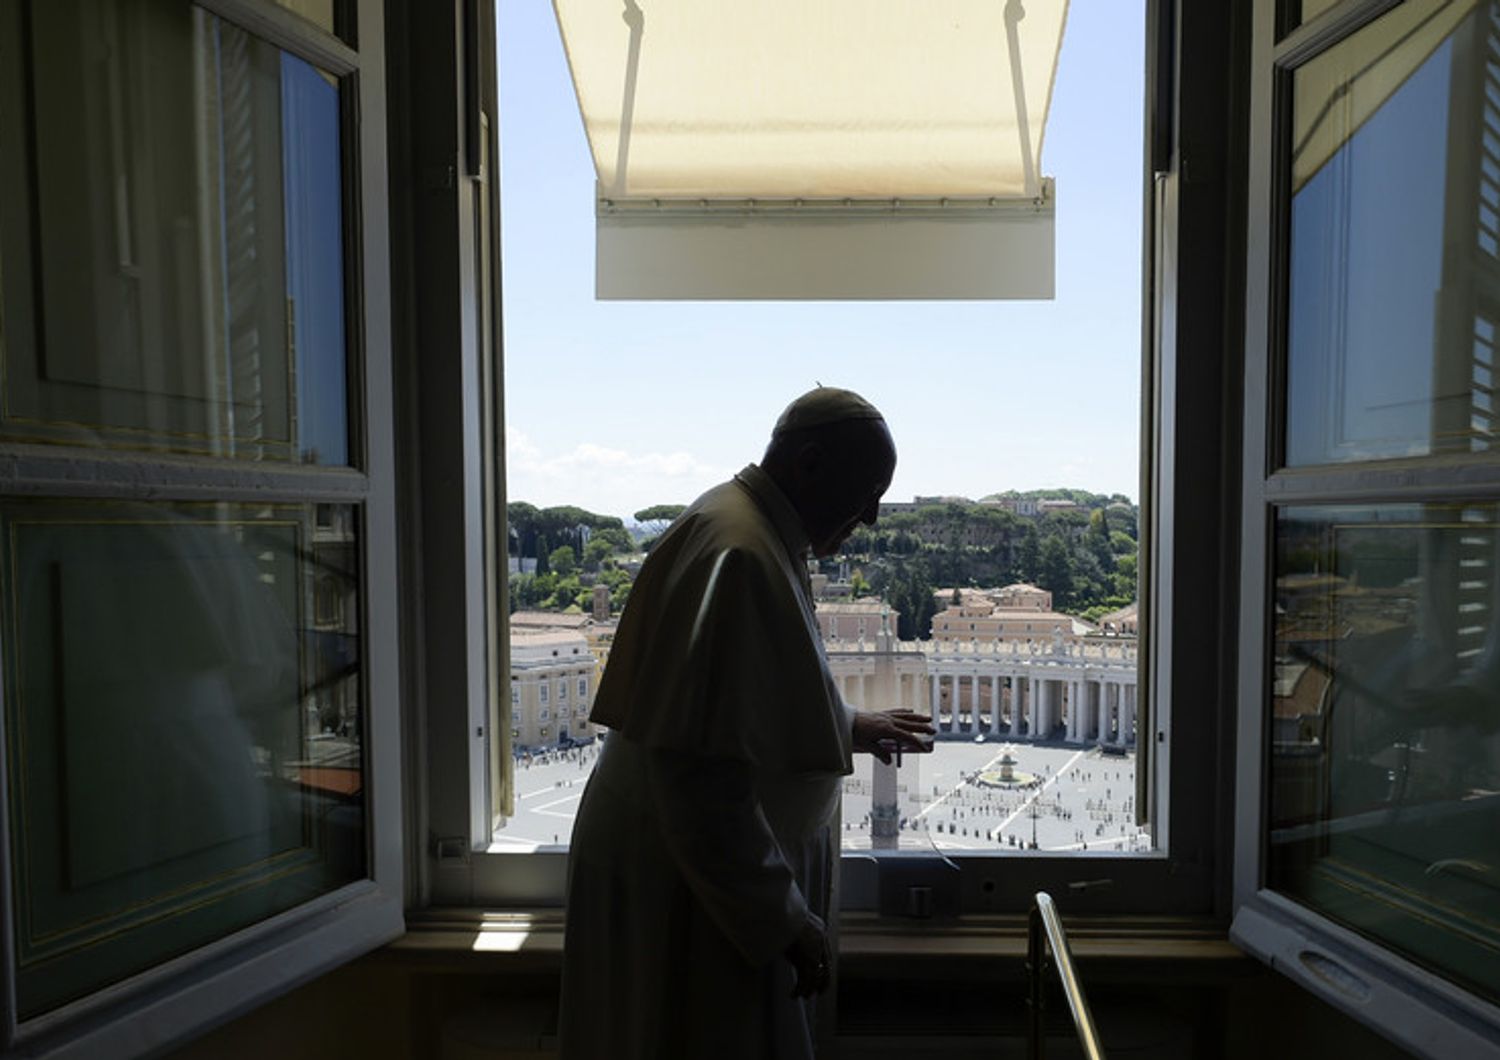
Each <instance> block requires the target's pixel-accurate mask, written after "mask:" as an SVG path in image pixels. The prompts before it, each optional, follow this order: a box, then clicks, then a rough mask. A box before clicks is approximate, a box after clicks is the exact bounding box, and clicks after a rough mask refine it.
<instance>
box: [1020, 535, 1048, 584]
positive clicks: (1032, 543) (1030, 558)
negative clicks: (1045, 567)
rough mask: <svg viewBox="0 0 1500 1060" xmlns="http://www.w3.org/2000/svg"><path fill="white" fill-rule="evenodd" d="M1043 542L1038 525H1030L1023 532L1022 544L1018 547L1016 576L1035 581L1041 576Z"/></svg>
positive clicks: (1023, 579)
mask: <svg viewBox="0 0 1500 1060" xmlns="http://www.w3.org/2000/svg"><path fill="white" fill-rule="evenodd" d="M1041 571H1042V543H1041V540H1040V539H1039V538H1038V536H1037V532H1036V527H1034V526H1031V525H1028V526H1027V527H1026V529H1025V530H1024V531H1023V532H1022V534H1021V544H1020V546H1019V547H1018V548H1017V549H1016V577H1018V578H1020V579H1021V580H1022V581H1027V582H1035V581H1036V580H1037V579H1038V578H1040V577H1041Z"/></svg>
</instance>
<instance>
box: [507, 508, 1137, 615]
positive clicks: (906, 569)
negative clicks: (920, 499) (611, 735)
mask: <svg viewBox="0 0 1500 1060" xmlns="http://www.w3.org/2000/svg"><path fill="white" fill-rule="evenodd" d="M1044 500H1045V501H1067V502H1071V503H1072V504H1073V505H1076V507H1072V508H1066V507H1065V508H1063V509H1061V510H1049V511H1044V512H1042V513H1041V514H1039V515H1018V514H1016V513H1015V512H1013V511H1009V510H1007V509H1006V508H1005V507H1002V506H1001V503H995V502H1007V501H1009V502H1016V501H1044ZM985 501H989V502H992V503H985ZM985 501H978V502H964V503H958V502H948V503H943V504H932V505H925V506H923V507H920V508H918V509H916V510H915V511H899V512H894V513H892V514H890V515H887V516H883V517H882V518H881V519H880V521H879V523H877V524H876V525H875V526H874V527H873V528H872V527H860V528H859V529H858V530H856V531H855V532H854V534H853V535H851V536H850V538H849V540H848V541H847V542H846V543H845V544H844V548H843V551H842V553H841V554H840V555H838V556H835V557H832V558H831V559H828V560H824V561H823V564H822V565H823V569H824V572H825V573H827V574H829V575H830V576H835V575H836V574H837V573H838V572H839V570H840V568H841V567H844V566H845V565H847V569H848V570H849V572H850V581H851V583H852V587H853V591H854V594H855V595H856V596H876V597H879V598H881V599H884V600H885V601H886V602H887V603H889V604H890V605H891V607H892V608H894V609H896V610H897V611H899V612H900V620H899V627H898V633H899V635H900V636H901V637H902V638H903V639H907V640H910V639H915V638H917V637H925V636H926V635H927V633H928V631H929V630H930V629H931V623H932V616H933V614H934V613H935V612H936V611H937V609H938V607H939V602H938V601H936V600H934V598H933V593H934V591H935V590H936V589H937V588H939V587H941V588H949V587H953V586H978V587H988V586H1000V585H1007V584H1010V583H1011V582H1031V583H1033V584H1035V585H1039V586H1041V587H1042V588H1044V589H1047V590H1049V591H1050V592H1051V593H1052V601H1053V606H1054V607H1056V609H1057V610H1059V611H1064V612H1067V613H1069V614H1074V615H1079V616H1080V617H1083V618H1089V619H1093V618H1097V617H1098V616H1099V615H1102V614H1105V613H1106V612H1109V611H1113V610H1115V609H1117V608H1120V607H1124V606H1125V605H1127V604H1129V603H1131V602H1132V601H1134V600H1135V599H1136V578H1137V570H1138V563H1139V560H1138V552H1139V546H1138V543H1137V542H1138V538H1139V528H1138V525H1137V524H1138V521H1139V509H1137V507H1136V506H1135V505H1134V504H1132V503H1131V502H1130V500H1129V498H1127V497H1125V496H1123V495H1121V494H1112V495H1106V494H1098V493H1089V492H1087V491H1085V490H1076V489H1046V490H1031V491H1028V492H1017V491H1015V490H1011V491H1007V492H1004V493H995V494H991V495H989V496H988V497H986V498H985ZM506 511H507V516H508V517H509V520H510V554H511V555H512V556H513V557H520V558H522V559H523V560H527V561H529V560H535V562H536V569H535V572H533V573H521V574H513V575H511V578H510V609H511V610H512V611H515V610H518V609H522V608H526V609H531V608H541V609H543V610H566V609H569V608H576V609H580V610H584V611H587V610H589V609H590V607H591V606H592V601H593V587H594V585H595V584H598V583H601V582H602V583H603V584H605V585H607V586H609V589H610V604H611V610H613V611H615V612H617V613H618V611H619V610H620V608H621V607H622V606H623V605H624V602H625V598H626V595H627V594H628V593H629V591H630V581H631V576H630V573H629V572H628V571H627V570H626V569H625V560H626V558H627V557H636V558H638V556H639V552H640V551H641V550H642V548H643V547H646V548H649V546H650V543H651V539H652V538H653V537H654V535H656V534H659V533H660V532H661V531H662V530H664V529H665V528H666V526H667V525H668V524H669V523H670V522H671V521H672V519H674V518H676V516H677V515H678V514H680V513H681V511H682V506H681V505H667V504H661V505H654V506H652V507H650V508H644V509H642V510H641V511H639V512H636V513H634V518H635V522H636V524H637V527H638V529H639V530H641V531H644V532H645V533H646V534H647V535H650V536H649V537H648V539H647V540H646V541H644V542H638V541H637V540H636V539H635V538H634V537H633V536H632V534H631V532H630V530H628V529H626V527H625V523H624V522H623V521H622V520H621V519H619V518H617V517H615V516H609V515H600V514H598V513H595V512H590V511H587V510H586V509H583V508H577V507H573V506H570V505H564V506H559V507H553V508H537V507H535V506H534V505H530V504H526V503H525V502H520V501H518V502H513V503H511V504H510V505H508V506H507V510H506ZM526 565H528V566H529V563H528V564H526Z"/></svg>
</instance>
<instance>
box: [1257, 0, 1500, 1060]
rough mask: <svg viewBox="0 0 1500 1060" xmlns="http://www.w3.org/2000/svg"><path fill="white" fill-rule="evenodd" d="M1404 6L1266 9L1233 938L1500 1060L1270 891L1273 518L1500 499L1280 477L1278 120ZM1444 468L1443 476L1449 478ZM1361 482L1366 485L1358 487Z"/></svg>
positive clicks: (1409, 468)
mask: <svg viewBox="0 0 1500 1060" xmlns="http://www.w3.org/2000/svg"><path fill="white" fill-rule="evenodd" d="M1394 6H1395V5H1394V4H1392V3H1391V2H1390V0H1345V2H1344V3H1342V4H1339V5H1337V6H1335V7H1333V8H1331V9H1330V10H1328V11H1327V12H1325V13H1324V14H1322V15H1320V16H1318V17H1317V18H1316V19H1313V20H1311V21H1309V22H1308V23H1306V24H1304V25H1302V26H1299V27H1297V28H1295V29H1293V30H1291V31H1290V32H1288V33H1286V34H1285V35H1284V36H1283V37H1282V39H1281V40H1280V41H1279V42H1278V41H1277V40H1276V35H1277V13H1276V10H1275V8H1276V4H1275V3H1274V2H1273V0H1255V2H1254V26H1253V44H1252V51H1251V61H1250V66H1249V69H1250V71H1251V74H1250V76H1251V86H1250V100H1251V117H1250V136H1251V143H1255V144H1260V145H1264V146H1265V147H1266V149H1264V150H1261V151H1259V152H1253V151H1252V152H1250V155H1249V166H1250V172H1249V189H1248V210H1247V237H1246V274H1245V285H1246V303H1245V304H1246V313H1245V364H1244V372H1245V376H1244V392H1245V395H1246V403H1245V415H1244V428H1243V429H1244V443H1243V448H1242V453H1243V460H1244V466H1243V472H1242V475H1243V498H1242V505H1241V512H1242V526H1241V531H1240V532H1241V538H1242V553H1241V555H1242V563H1241V569H1240V591H1239V598H1240V601H1241V614H1240V629H1241V631H1242V632H1241V644H1240V649H1239V657H1240V662H1239V689H1238V697H1237V698H1238V723H1237V741H1236V742H1237V764H1236V770H1235V783H1236V799H1235V802H1236V804H1237V806H1238V813H1237V815H1236V819H1235V837H1234V839H1235V859H1234V861H1235V874H1234V919H1233V923H1232V925H1231V938H1232V939H1233V940H1234V941H1235V942H1236V943H1238V944H1239V945H1240V946H1241V947H1242V948H1244V949H1246V950H1248V951H1249V952H1251V953H1252V954H1255V955H1256V956H1259V957H1260V958H1262V959H1263V960H1265V961H1266V962H1268V963H1269V964H1271V965H1272V966H1273V967H1275V968H1276V969H1277V970H1279V971H1281V972H1282V973H1283V974H1284V975H1287V976H1288V977H1290V978H1291V979H1292V980H1293V981H1294V982H1296V983H1297V984H1299V985H1300V986H1301V987H1303V988H1304V989H1306V990H1307V991H1308V992H1309V993H1311V994H1314V995H1315V996H1318V997H1320V998H1322V999H1324V1000H1325V1001H1327V1002H1328V1003H1329V1004H1331V1005H1333V1006H1334V1007H1336V1008H1339V1009H1342V1010H1343V1011H1345V1012H1347V1013H1349V1014H1350V1015H1351V1016H1353V1017H1354V1018H1355V1019H1357V1020H1359V1021H1361V1022H1363V1023H1365V1024H1367V1025H1368V1026H1370V1027H1372V1028H1374V1029H1375V1030H1377V1031H1378V1032H1379V1033H1381V1034H1383V1035H1385V1036H1386V1037H1388V1038H1390V1039H1392V1040H1393V1041H1395V1042H1397V1043H1399V1044H1400V1045H1402V1046H1403V1047H1405V1048H1407V1049H1411V1050H1413V1051H1414V1052H1416V1053H1417V1054H1418V1055H1422V1056H1431V1057H1450V1056H1464V1057H1486V1056H1489V1057H1494V1056H1500V1007H1497V1006H1496V1005H1493V1004H1491V1003H1489V1002H1487V1001H1485V1000H1483V999H1481V998H1479V997H1477V996H1475V995H1474V994H1472V993H1470V992H1469V991H1466V990H1463V989H1461V988H1460V987H1458V986H1456V985H1455V984H1453V983H1451V982H1449V981H1447V980H1445V979H1443V978H1441V977H1439V976H1437V975H1434V974H1433V973H1431V972H1429V971H1427V970H1426V969H1424V968H1421V967H1419V966H1418V965H1416V964H1414V963H1413V962H1411V961H1409V960H1407V959H1406V958H1404V957H1402V956H1400V955H1399V954H1397V953H1396V952H1395V951H1393V950H1392V949H1390V948H1389V947H1386V946H1383V945H1381V944H1380V943H1378V942H1376V941H1375V940H1373V939H1371V938H1367V937H1365V936H1363V935H1360V934H1358V933H1356V932H1354V931H1351V930H1349V929H1347V928H1344V927H1343V926H1341V925H1339V924H1337V923H1335V922H1333V921H1332V920H1330V919H1329V918H1327V917H1324V916H1322V915H1320V914H1318V913H1316V912H1314V911H1313V910H1312V909H1310V908H1308V907H1306V906H1303V905H1301V904H1299V903H1297V902H1294V901H1292V900H1290V899H1289V898H1287V897H1285V896H1284V895H1282V894H1280V893H1279V892H1277V891H1275V890H1274V889H1271V888H1269V887H1267V886H1266V871H1265V870H1266V864H1265V857H1266V851H1265V839H1264V835H1263V830H1264V828H1265V823H1266V817H1265V807H1266V801H1267V798H1268V796H1269V789H1268V782H1267V765H1266V763H1267V760H1268V754H1267V752H1268V749H1269V744H1268V741H1269V739H1270V733H1269V727H1268V725H1267V724H1266V716H1267V708H1266V704H1267V702H1268V699H1267V687H1266V663H1265V660H1267V659H1268V658H1269V657H1270V656H1269V652H1270V651H1271V648H1272V644H1271V639H1272V637H1273V635H1274V634H1273V632H1272V622H1271V617H1272V616H1271V614H1270V608H1269V597H1270V593H1269V587H1268V579H1269V577H1270V574H1271V555H1272V550H1273V548H1274V540H1273V537H1272V523H1271V519H1272V512H1273V510H1274V507H1275V506H1278V505H1295V504H1299V503H1300V504H1309V503H1319V504H1326V503H1331V502H1340V501H1342V502H1354V503H1362V502H1368V503H1400V502H1402V501H1403V500H1405V501H1407V502H1413V501H1421V500H1431V499H1432V498H1433V497H1434V496H1436V495H1440V494H1449V495H1453V494H1454V492H1455V487H1458V488H1460V489H1462V490H1467V491H1468V492H1467V493H1466V494H1460V495H1474V494H1475V493H1476V492H1477V494H1478V495H1480V496H1485V497H1489V498H1491V499H1493V498H1494V497H1496V496H1500V468H1497V467H1496V466H1495V465H1494V463H1493V462H1490V463H1486V462H1485V461H1483V460H1475V461H1468V462H1458V461H1438V462H1426V466H1424V462H1423V461H1421V460H1417V461H1404V462H1401V461H1371V462H1362V463H1359V464H1354V465H1347V466H1344V467H1341V468H1326V467H1325V468H1310V469H1306V470H1302V469H1299V470H1296V471H1288V470H1285V469H1282V468H1279V467H1278V464H1279V461H1278V460H1277V459H1276V457H1275V453H1276V450H1277V449H1278V448H1279V444H1278V438H1279V435H1280V428H1281V412H1280V409H1279V402H1278V399H1277V391H1276V389H1275V388H1276V387H1277V386H1278V385H1280V379H1279V376H1280V375H1281V373H1280V372H1279V371H1278V370H1277V367H1276V365H1277V362H1278V361H1279V359H1280V357H1281V347H1282V339H1281V338H1280V335H1281V333H1282V330H1281V326H1280V321H1281V319H1282V314H1283V312H1284V305H1285V297H1284V292H1283V288H1284V282H1285V272H1284V269H1283V267H1282V266H1281V264H1280V256H1281V255H1282V253H1283V247H1284V243H1283V242H1282V241H1283V240H1284V236H1283V235H1282V233H1283V232H1284V223H1283V220H1284V218H1285V216H1286V211H1287V209H1288V206H1287V204H1286V202H1285V201H1284V198H1285V197H1284V195H1283V194H1282V193H1281V192H1280V191H1279V190H1278V189H1279V179H1280V178H1279V174H1280V172H1281V170H1282V169H1283V168H1284V167H1285V166H1286V165H1287V162H1286V158H1285V153H1284V151H1283V150H1282V149H1281V147H1280V139H1279V137H1278V136H1277V129H1276V125H1275V122H1276V121H1277V119H1278V116H1279V115H1286V114H1287V113H1288V112H1289V107H1287V105H1286V102H1287V100H1288V98H1289V96H1288V94H1287V93H1288V92H1289V89H1290V78H1291V72H1292V71H1293V70H1294V69H1295V68H1296V67H1297V66H1298V65H1300V64H1302V63H1303V62H1306V61H1308V60H1309V59H1312V58H1314V57H1315V56H1317V55H1319V54H1322V53H1323V51H1324V50H1325V49H1326V48H1328V47H1330V46H1332V45H1334V44H1336V43H1338V42H1339V41H1342V40H1344V39H1346V38H1347V37H1348V36H1349V35H1350V34H1351V33H1353V32H1355V31H1357V30H1358V29H1359V28H1361V27H1363V26H1364V25H1366V24H1368V23H1369V22H1371V21H1373V20H1375V19H1378V18H1379V17H1380V16H1381V15H1383V14H1385V13H1386V12H1388V11H1389V10H1391V8H1392V7H1394ZM1438 465H1442V466H1438ZM1355 483H1357V486H1356V485H1355Z"/></svg>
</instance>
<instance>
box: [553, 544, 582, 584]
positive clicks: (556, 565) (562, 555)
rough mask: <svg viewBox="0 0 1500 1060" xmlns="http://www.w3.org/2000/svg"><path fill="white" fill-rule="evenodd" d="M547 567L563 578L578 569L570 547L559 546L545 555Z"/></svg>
mask: <svg viewBox="0 0 1500 1060" xmlns="http://www.w3.org/2000/svg"><path fill="white" fill-rule="evenodd" d="M547 566H548V567H549V568H551V569H552V570H555V571H556V572H557V573H558V574H561V575H563V576H564V577H566V576H568V575H570V574H572V573H573V572H574V571H575V570H577V569H578V560H577V559H576V558H575V557H574V555H573V548H572V546H571V545H559V546H558V547H557V548H554V549H553V550H552V551H551V552H549V553H548V554H547Z"/></svg>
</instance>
